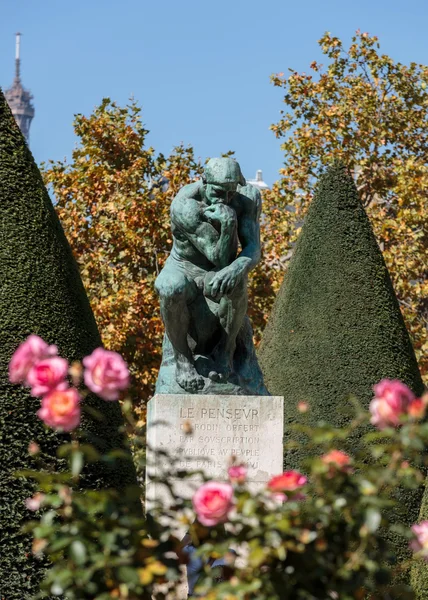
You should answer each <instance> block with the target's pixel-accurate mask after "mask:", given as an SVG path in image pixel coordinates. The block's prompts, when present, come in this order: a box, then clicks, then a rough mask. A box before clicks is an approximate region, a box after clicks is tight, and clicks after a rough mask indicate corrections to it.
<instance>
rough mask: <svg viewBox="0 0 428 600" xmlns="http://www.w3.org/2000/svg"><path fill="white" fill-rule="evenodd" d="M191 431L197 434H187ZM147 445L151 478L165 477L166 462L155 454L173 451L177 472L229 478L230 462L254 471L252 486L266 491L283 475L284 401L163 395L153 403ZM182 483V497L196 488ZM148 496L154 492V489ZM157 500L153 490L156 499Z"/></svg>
mask: <svg viewBox="0 0 428 600" xmlns="http://www.w3.org/2000/svg"><path fill="white" fill-rule="evenodd" d="M189 430H191V431H192V433H191V434H190V435H189V433H187V432H188V431H189ZM147 431H148V436H147V441H148V446H149V447H150V450H149V451H148V468H147V475H148V484H149V485H148V488H150V477H151V476H152V477H153V476H154V475H161V472H162V470H163V469H165V465H166V461H165V459H164V458H161V457H159V456H158V457H156V459H155V457H154V455H153V450H156V449H158V450H159V449H162V450H168V451H169V452H170V453H171V454H173V455H174V456H176V457H177V456H179V457H180V460H179V462H178V464H177V468H179V469H183V470H186V471H195V470H203V471H204V472H205V474H206V475H207V476H208V477H210V478H215V479H226V478H227V466H228V462H229V460H230V457H231V456H232V455H233V456H236V460H237V462H240V463H241V462H242V463H245V464H246V465H247V468H248V480H249V482H250V483H251V487H253V488H254V487H260V486H261V485H262V484H264V483H265V482H266V481H268V479H270V477H272V475H276V474H279V473H281V472H282V463H283V445H282V439H283V398H282V397H278V396H198V395H193V394H189V395H184V394H183V395H167V394H158V395H156V396H155V397H154V398H153V399H152V400H150V402H149V408H148V423H147ZM192 479H193V486H192V485H191V484H192V481H190V482H189V485H184V484H183V482H179V484H178V488H179V489H180V493H183V494H185V495H188V494H189V493H190V492H189V491H186V490H188V489H190V488H192V489H193V488H194V487H195V485H196V484H197V480H198V478H197V477H196V476H192ZM148 492H150V490H149V489H148ZM153 494H155V495H156V493H155V490H154V489H153V486H152V490H151V493H149V495H150V496H152V497H153Z"/></svg>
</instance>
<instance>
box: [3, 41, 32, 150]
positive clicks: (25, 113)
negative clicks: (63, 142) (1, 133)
mask: <svg viewBox="0 0 428 600" xmlns="http://www.w3.org/2000/svg"><path fill="white" fill-rule="evenodd" d="M20 52H21V34H20V33H17V34H16V51H15V79H14V80H13V83H12V85H11V87H10V88H9V89H7V90H6V91H5V94H4V95H5V97H6V100H7V103H8V104H9V106H10V110H11V111H12V114H13V116H14V117H15V121H16V122H17V123H18V126H19V128H20V130H21V131H22V133H23V135H24V136H25V139H26V140H27V142H29V140H30V125H31V121H32V120H33V117H34V106H33V104H32V102H31V101H32V99H33V96H32V94H31V93H30V92H29V91H28V90H26V89H25V88H24V86H23V85H22V83H21V56H20Z"/></svg>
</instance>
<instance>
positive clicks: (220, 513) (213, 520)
mask: <svg viewBox="0 0 428 600" xmlns="http://www.w3.org/2000/svg"><path fill="white" fill-rule="evenodd" d="M192 502H193V508H194V509H195V512H196V516H197V517H198V520H199V522H200V523H202V525H206V526H207V527H212V526H213V525H217V524H218V523H224V522H225V521H226V520H227V517H228V514H229V512H230V511H231V509H232V507H233V488H232V486H231V485H230V484H229V483H220V482H218V481H208V482H207V483H204V484H203V485H201V487H200V488H199V489H198V490H197V491H196V492H195V494H194V495H193V499H192Z"/></svg>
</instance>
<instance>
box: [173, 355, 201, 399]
mask: <svg viewBox="0 0 428 600" xmlns="http://www.w3.org/2000/svg"><path fill="white" fill-rule="evenodd" d="M175 378H176V380H177V383H178V385H179V386H181V387H182V388H183V389H184V390H186V392H190V393H191V394H196V393H197V392H199V391H200V390H202V388H203V387H204V385H205V381H204V378H203V377H202V375H199V373H198V372H197V370H196V368H195V365H193V364H192V363H191V362H190V361H188V360H178V361H177V366H176V372H175Z"/></svg>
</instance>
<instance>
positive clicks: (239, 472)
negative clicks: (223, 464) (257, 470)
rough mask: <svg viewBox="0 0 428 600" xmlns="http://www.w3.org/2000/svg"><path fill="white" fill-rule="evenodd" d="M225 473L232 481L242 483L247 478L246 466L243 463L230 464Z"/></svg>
mask: <svg viewBox="0 0 428 600" xmlns="http://www.w3.org/2000/svg"><path fill="white" fill-rule="evenodd" d="M227 474H228V475H229V479H230V481H231V482H232V483H244V481H245V480H246V478H247V467H246V466H245V465H232V466H231V467H229V468H228V470H227Z"/></svg>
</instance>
